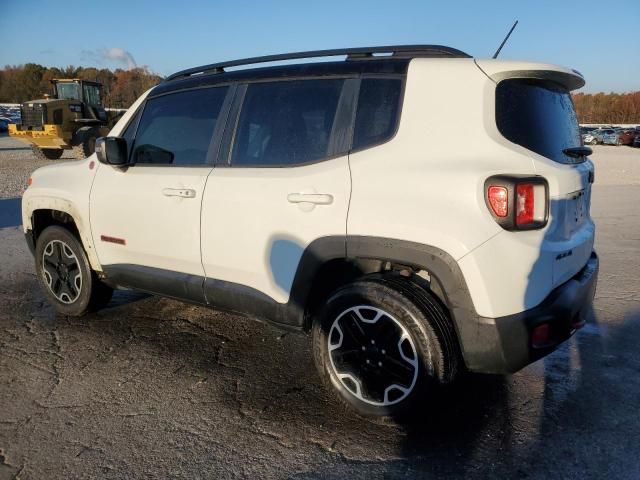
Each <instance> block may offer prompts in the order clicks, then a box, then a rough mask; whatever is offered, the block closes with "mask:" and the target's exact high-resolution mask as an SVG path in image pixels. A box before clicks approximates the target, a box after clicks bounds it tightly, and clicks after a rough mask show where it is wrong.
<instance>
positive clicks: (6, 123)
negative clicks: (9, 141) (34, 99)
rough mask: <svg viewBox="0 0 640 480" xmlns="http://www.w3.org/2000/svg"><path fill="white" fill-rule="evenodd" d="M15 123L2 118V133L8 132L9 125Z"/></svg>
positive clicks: (9, 119)
mask: <svg viewBox="0 0 640 480" xmlns="http://www.w3.org/2000/svg"><path fill="white" fill-rule="evenodd" d="M10 123H15V122H14V121H13V120H12V119H11V118H7V117H0V132H6V131H7V130H8V129H9V124H10Z"/></svg>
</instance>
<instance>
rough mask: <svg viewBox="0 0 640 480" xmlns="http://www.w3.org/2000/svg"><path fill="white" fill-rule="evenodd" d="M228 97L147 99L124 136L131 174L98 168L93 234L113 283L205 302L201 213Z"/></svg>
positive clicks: (185, 94)
mask: <svg viewBox="0 0 640 480" xmlns="http://www.w3.org/2000/svg"><path fill="white" fill-rule="evenodd" d="M229 96H230V95H229V88H228V87H212V88H205V89H198V90H189V91H178V92H172V93H168V94H164V95H159V96H156V97H150V98H148V99H147V101H146V103H145V105H143V111H142V114H141V115H140V116H139V117H140V119H139V121H138V122H136V121H135V120H134V122H132V124H131V125H129V127H128V129H133V132H132V131H131V130H127V131H126V132H125V135H124V136H125V137H126V138H127V139H128V143H130V144H131V145H130V161H131V162H132V166H129V167H128V168H125V169H123V168H116V167H111V166H108V165H100V167H99V170H98V172H97V173H96V178H95V181H94V184H93V188H92V190H91V201H90V209H91V229H92V234H93V240H94V245H95V248H96V253H97V255H98V259H99V261H100V264H101V265H102V267H103V269H104V271H105V273H107V276H108V277H109V278H110V279H111V280H112V281H114V282H115V283H118V284H120V285H123V286H131V287H135V288H138V289H141V290H146V291H149V292H153V293H158V294H162V295H168V296H173V297H178V298H186V299H190V300H193V301H203V293H202V283H203V278H204V269H203V267H202V261H201V256H200V207H201V203H202V196H203V193H204V190H205V184H206V182H207V176H208V175H209V173H210V172H211V169H212V166H213V157H214V155H215V153H216V152H217V148H214V147H213V146H214V145H218V138H219V136H220V135H221V129H222V126H223V125H224V118H225V117H226V113H227V111H228V108H227V107H228V105H229V99H228V97H229ZM136 123H137V125H136Z"/></svg>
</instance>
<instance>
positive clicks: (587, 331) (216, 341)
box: [0, 139, 640, 480]
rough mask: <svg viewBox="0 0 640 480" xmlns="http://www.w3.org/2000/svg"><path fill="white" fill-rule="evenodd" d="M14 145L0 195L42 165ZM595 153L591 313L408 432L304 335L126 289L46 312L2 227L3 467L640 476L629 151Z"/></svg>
mask: <svg viewBox="0 0 640 480" xmlns="http://www.w3.org/2000/svg"><path fill="white" fill-rule="evenodd" d="M4 140H5V139H0V145H5V144H6V143H4ZM21 155H24V164H25V165H24V168H23V169H20V170H18V169H16V168H12V167H10V168H7V164H8V163H11V162H17V159H16V158H15V151H4V150H3V149H1V148H0V169H2V170H1V171H2V177H1V182H0V183H1V184H2V188H3V189H5V188H6V185H5V184H6V183H9V182H10V180H9V179H8V178H7V177H6V176H5V175H8V174H11V175H14V176H18V177H19V178H18V179H17V180H11V181H15V182H17V183H20V182H23V181H24V178H26V176H27V175H28V173H29V171H30V170H31V169H33V168H35V167H36V166H37V164H36V163H35V162H34V161H33V160H29V158H28V152H27V153H24V152H21ZM594 159H595V162H596V164H597V172H596V185H595V187H594V194H593V206H592V213H593V216H594V218H595V219H596V222H597V224H598V235H597V240H596V247H597V249H598V251H599V254H600V258H601V272H600V279H599V285H598V292H597V295H596V300H595V305H594V307H595V308H594V315H593V317H592V318H591V319H590V322H589V324H588V325H587V326H586V327H585V328H584V329H583V330H581V331H580V332H579V333H578V334H577V335H576V336H574V337H573V338H572V339H571V340H570V341H569V342H567V343H566V344H564V345H563V346H562V347H561V348H560V349H559V350H558V351H556V352H555V353H554V354H552V355H551V356H549V357H547V358H546V359H544V360H541V361H539V362H536V363H535V364H533V365H531V366H529V367H527V368H526V369H524V370H522V371H520V372H518V373H517V374H515V375H510V376H504V377H495V376H473V377H472V378H470V379H468V380H466V381H465V382H463V383H461V384H460V385H458V386H457V387H455V388H453V389H451V390H450V391H448V392H447V393H446V394H444V395H443V397H442V399H440V400H439V401H436V402H434V403H432V404H429V405H425V411H424V414H423V415H422V416H420V417H419V418H416V419H415V422H414V423H413V424H411V425H406V426H405V427H403V428H399V427H390V426H384V425H377V424H373V423H370V422H366V421H363V420H360V419H358V418H356V417H354V416H353V415H352V414H350V413H349V412H346V411H344V410H343V409H341V408H340V407H339V405H338V404H337V403H336V402H335V401H334V399H333V398H332V396H331V395H330V394H328V393H327V392H325V390H324V389H323V388H322V387H321V386H320V385H319V382H318V379H317V376H316V373H315V371H314V368H313V365H312V360H311V353H310V349H309V339H308V338H307V337H306V336H304V335H299V334H292V333H289V334H287V333H284V332H282V331H279V330H277V329H275V328H273V327H271V326H268V325H265V324H261V323H257V322H252V321H249V320H247V319H244V318H240V317H237V316H233V315H229V314H225V313H221V312H216V311H211V310H206V309H204V308H199V307H194V306H188V305H185V304H182V303H179V302H176V301H172V300H166V299H159V298H154V297H147V296H143V295H138V294H133V293H129V292H118V293H117V295H116V297H115V300H114V301H113V302H112V303H111V305H110V306H109V307H108V308H107V309H105V310H103V311H101V312H98V313H95V314H92V315H89V316H87V317H84V318H82V319H76V318H67V317H63V316H57V315H55V314H54V313H53V311H52V309H51V308H50V307H49V306H48V305H47V304H46V302H45V301H44V297H43V294H42V292H41V291H40V288H39V286H38V284H37V281H36V278H35V276H34V273H33V259H32V257H31V256H30V254H29V252H28V251H27V248H26V245H25V242H24V239H23V236H22V232H21V231H20V229H19V228H18V227H15V226H10V227H8V228H0V479H9V478H21V479H23V480H24V479H45V478H46V479H68V478H101V479H102V478H105V479H112V478H113V479H116V478H117V479H121V478H300V479H304V478H336V479H338V478H363V479H364V478H366V479H378V478H379V479H382V478H385V479H386V478H416V477H419V478H465V479H475V478H477V479H483V478H527V479H545V480H546V479H549V478H563V479H567V478H575V479H585V478H594V479H596V478H597V479H600V478H616V479H617V478H629V479H637V478H640V415H639V414H638V399H639V398H640V375H639V373H640V350H639V349H638V340H637V339H638V338H640V293H639V292H640V277H639V276H638V274H637V272H638V268H639V267H640V210H638V208H637V207H636V205H638V204H639V203H640V188H639V187H638V186H637V185H638V177H637V173H638V170H637V167H636V166H635V165H638V164H640V149H638V150H632V149H627V148H622V147H620V148H616V147H597V149H596V154H595V155H594ZM632 162H637V164H633V163H632ZM633 168H635V170H634V169H633ZM621 170H624V171H625V172H627V173H625V174H624V175H621V174H620V171H621ZM632 172H635V173H632ZM634 175H635V176H634ZM3 191H6V192H10V190H9V189H8V188H7V189H6V190H3ZM16 191H17V190H14V192H16ZM11 195H15V193H12V194H10V195H9V196H11ZM0 202H1V201H0ZM2 205H11V207H9V206H7V207H3V206H2ZM0 208H12V209H17V208H18V205H17V202H10V203H7V204H3V203H0ZM8 217H12V218H13V217H15V218H18V217H17V215H13V216H12V215H8ZM13 225H16V223H13Z"/></svg>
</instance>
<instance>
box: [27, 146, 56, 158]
mask: <svg viewBox="0 0 640 480" xmlns="http://www.w3.org/2000/svg"><path fill="white" fill-rule="evenodd" d="M31 151H32V152H33V155H34V156H35V157H36V158H37V159H38V160H57V159H59V158H60V157H61V156H62V154H63V153H64V150H62V149H61V148H38V147H36V146H35V145H33V146H32V147H31Z"/></svg>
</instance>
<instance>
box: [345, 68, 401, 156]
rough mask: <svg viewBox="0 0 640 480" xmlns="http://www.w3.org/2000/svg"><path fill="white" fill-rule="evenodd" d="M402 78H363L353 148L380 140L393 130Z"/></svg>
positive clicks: (388, 135) (388, 136)
mask: <svg viewBox="0 0 640 480" xmlns="http://www.w3.org/2000/svg"><path fill="white" fill-rule="evenodd" d="M401 90H402V81H401V80H399V79H389V78H365V79H363V80H362V82H361V83H360V96H359V99H358V111H357V113H356V125H355V130H354V132H353V149H354V150H358V149H361V148H366V147H369V146H372V145H375V144H378V143H382V142H384V141H386V140H388V139H389V138H391V137H392V136H393V134H394V133H395V130H396V124H397V119H398V110H399V106H400V92H401Z"/></svg>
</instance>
